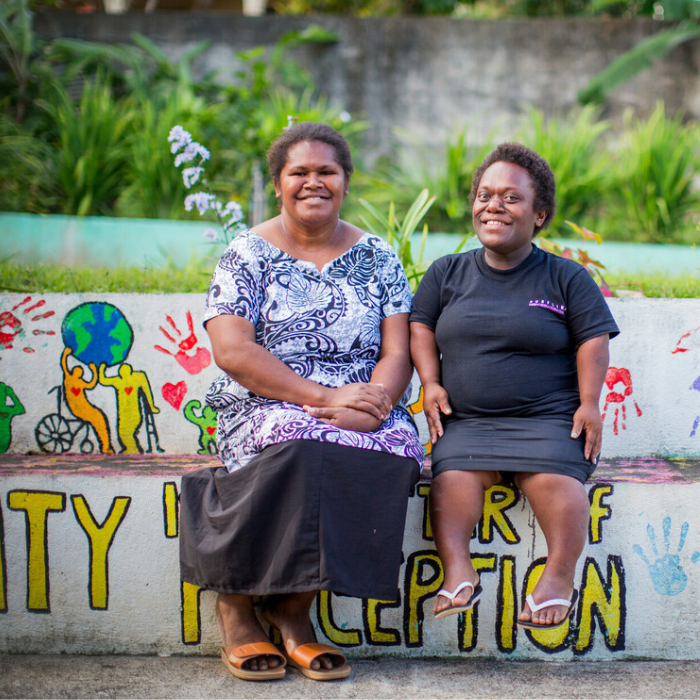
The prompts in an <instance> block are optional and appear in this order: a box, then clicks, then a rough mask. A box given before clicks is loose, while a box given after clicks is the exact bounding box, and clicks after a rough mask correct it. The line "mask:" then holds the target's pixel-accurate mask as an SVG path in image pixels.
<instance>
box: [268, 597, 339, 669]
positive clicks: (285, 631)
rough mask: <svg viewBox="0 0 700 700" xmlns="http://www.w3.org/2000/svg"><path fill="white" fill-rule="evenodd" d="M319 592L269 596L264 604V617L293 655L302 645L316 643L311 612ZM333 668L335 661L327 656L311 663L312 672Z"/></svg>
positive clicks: (288, 651)
mask: <svg viewBox="0 0 700 700" xmlns="http://www.w3.org/2000/svg"><path fill="white" fill-rule="evenodd" d="M317 593H318V591H305V592H303V593H287V594H284V595H273V596H269V597H268V598H267V600H266V601H265V603H264V604H263V617H264V618H265V619H266V620H267V622H269V623H270V624H271V625H273V626H274V627H277V629H278V630H279V631H280V634H281V635H282V640H283V641H284V648H285V649H286V650H287V653H288V654H291V653H292V652H293V651H294V649H296V647H298V646H299V645H300V644H313V643H314V642H315V641H316V636H315V635H314V630H313V626H312V625H311V619H310V618H309V611H310V610H311V603H313V600H314V598H315V597H316V594H317ZM332 668H333V661H332V660H331V659H330V658H329V657H328V656H326V655H322V656H319V657H318V658H316V659H314V660H313V661H312V662H311V670H312V671H320V670H322V669H327V670H330V669H332Z"/></svg>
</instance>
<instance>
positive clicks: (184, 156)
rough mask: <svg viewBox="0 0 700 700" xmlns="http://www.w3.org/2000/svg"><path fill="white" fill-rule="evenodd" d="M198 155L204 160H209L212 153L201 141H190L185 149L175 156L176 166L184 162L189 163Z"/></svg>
mask: <svg viewBox="0 0 700 700" xmlns="http://www.w3.org/2000/svg"><path fill="white" fill-rule="evenodd" d="M197 156H199V157H200V158H201V159H202V160H209V158H210V156H211V153H209V151H208V150H207V149H206V148H204V146H202V144H201V143H197V142H196V141H193V142H192V143H188V144H187V147H186V148H185V150H184V151H183V152H182V153H180V154H178V155H177V156H175V167H176V168H179V167H180V166H181V165H182V164H183V163H189V162H190V161H191V160H194V159H195V158H196V157H197Z"/></svg>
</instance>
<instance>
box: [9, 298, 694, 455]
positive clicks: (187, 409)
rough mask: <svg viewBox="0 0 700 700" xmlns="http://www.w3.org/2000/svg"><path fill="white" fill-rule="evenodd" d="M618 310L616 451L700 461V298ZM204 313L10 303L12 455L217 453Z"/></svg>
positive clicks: (136, 303) (612, 443) (161, 304)
mask: <svg viewBox="0 0 700 700" xmlns="http://www.w3.org/2000/svg"><path fill="white" fill-rule="evenodd" d="M609 303H610V306H611V308H612V309H613V313H614V315H615V317H616V319H617V321H618V324H619V325H620V328H621V329H622V334H621V335H620V336H619V337H618V338H616V339H615V340H614V341H612V343H611V368H610V370H609V372H608V379H607V386H606V387H605V389H604V392H603V401H604V404H605V414H606V418H605V429H604V456H607V457H625V456H636V457H640V456H643V457H651V456H664V457H700V431H698V430H697V429H698V425H699V424H700V376H699V375H700V328H699V326H700V300H696V299H671V300H663V299H653V300H652V299H630V300H624V301H623V300H619V299H613V300H611V301H610V302H609ZM203 308H204V297H203V295H198V294H169V295H139V294H103V295H95V294H65V295H64V294H26V295H25V294H7V295H3V296H0V381H1V382H2V384H0V388H1V390H2V392H3V394H2V395H1V396H0V407H1V406H3V405H4V407H5V414H6V415H5V417H4V418H2V420H0V453H2V452H10V453H26V452H36V451H43V452H62V451H68V452H80V451H82V452H93V453H99V452H102V453H104V454H110V453H111V452H126V453H140V452H146V453H154V454H155V453H160V451H163V452H164V453H166V454H195V453H201V454H207V453H209V451H210V450H212V449H213V444H212V439H211V438H212V432H213V424H214V423H213V422H214V420H215V417H214V416H212V415H211V413H210V412H209V411H208V410H207V409H205V408H204V396H205V394H206V391H207V388H208V386H209V384H210V382H211V381H212V379H213V378H214V377H215V376H216V375H217V374H218V373H219V370H218V369H217V368H216V367H215V366H214V364H213V361H212V357H211V347H210V345H209V338H208V336H207V334H206V332H205V331H204V330H203V328H202V325H201V317H202V312H203ZM71 348H72V349H71ZM81 358H82V360H81ZM413 398H414V400H415V401H417V400H418V386H417V381H414V387H413ZM416 410H417V408H416ZM419 421H420V417H419ZM696 432H697V434H696ZM81 445H82V447H81Z"/></svg>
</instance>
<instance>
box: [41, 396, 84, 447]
mask: <svg viewBox="0 0 700 700" xmlns="http://www.w3.org/2000/svg"><path fill="white" fill-rule="evenodd" d="M54 391H55V392H56V407H57V413H49V414H48V415H47V416H44V417H43V418H42V419H41V420H40V421H39V423H38V425H37V426H36V429H35V430H34V436H35V437H36V442H37V445H39V448H40V449H41V450H42V452H52V453H54V454H61V453H62V452H69V451H70V449H71V448H72V447H73V443H74V442H76V441H77V443H78V447H79V448H80V452H81V453H83V454H90V453H92V452H94V451H95V442H93V440H94V438H93V433H94V428H93V427H92V426H91V425H90V423H87V422H86V421H84V420H82V419H81V418H75V417H73V418H66V417H65V416H64V415H63V410H64V409H63V406H64V403H65V396H64V393H63V387H62V386H61V385H60V384H59V385H57V386H55V387H53V388H52V389H50V390H49V392H48V393H49V394H51V393H53V392H54Z"/></svg>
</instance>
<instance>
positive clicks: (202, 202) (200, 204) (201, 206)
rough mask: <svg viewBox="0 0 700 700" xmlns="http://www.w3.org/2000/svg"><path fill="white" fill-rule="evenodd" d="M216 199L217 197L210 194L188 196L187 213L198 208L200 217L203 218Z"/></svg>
mask: <svg viewBox="0 0 700 700" xmlns="http://www.w3.org/2000/svg"><path fill="white" fill-rule="evenodd" d="M214 199H216V197H215V196H214V195H213V194H209V193H208V192H195V193H194V194H188V195H187V197H185V209H186V210H187V211H192V207H195V206H196V207H197V211H198V212H199V215H200V216H202V215H203V214H204V213H205V212H206V211H207V210H208V209H209V207H210V205H211V202H212V200H214Z"/></svg>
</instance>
